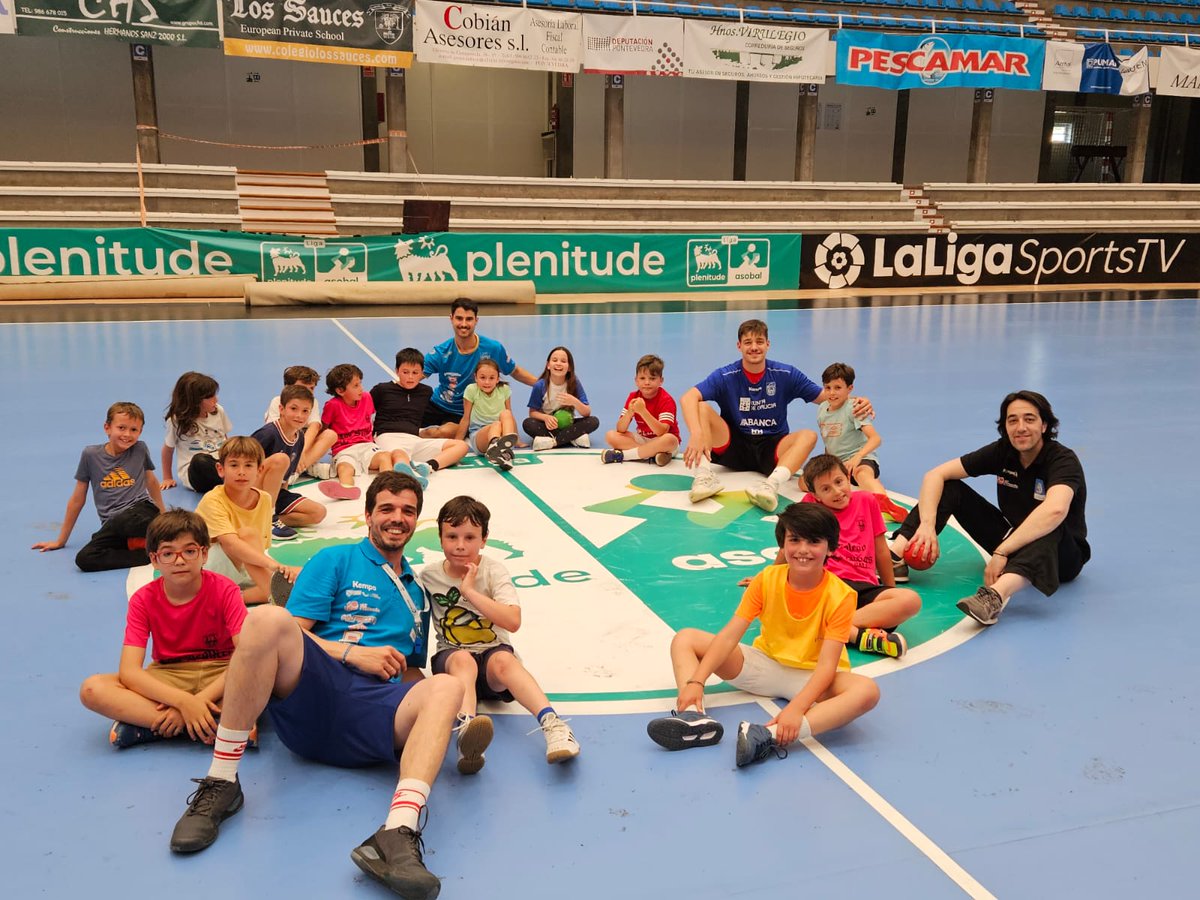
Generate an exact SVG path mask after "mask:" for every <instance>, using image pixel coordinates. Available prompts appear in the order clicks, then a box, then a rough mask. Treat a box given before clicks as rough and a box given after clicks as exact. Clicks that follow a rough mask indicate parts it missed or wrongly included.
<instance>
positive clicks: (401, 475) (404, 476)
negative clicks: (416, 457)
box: [366, 472, 425, 516]
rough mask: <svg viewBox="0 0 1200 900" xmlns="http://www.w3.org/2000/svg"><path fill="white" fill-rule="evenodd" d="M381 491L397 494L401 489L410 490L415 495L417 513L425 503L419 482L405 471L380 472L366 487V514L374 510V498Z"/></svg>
mask: <svg viewBox="0 0 1200 900" xmlns="http://www.w3.org/2000/svg"><path fill="white" fill-rule="evenodd" d="M381 491H387V492H388V493H391V494H399V493H400V492H401V491H412V492H413V493H414V494H416V495H417V515H418V516H419V515H420V514H421V507H422V506H424V505H425V492H424V491H422V490H421V482H419V481H417V479H415V478H413V476H411V475H409V474H408V473H407V472H380V473H379V474H378V475H376V476H375V480H374V481H372V482H371V484H370V486H369V487H368V488H367V500H366V502H367V515H370V514H371V513H373V512H374V511H375V498H376V497H378V496H379V494H380V492H381Z"/></svg>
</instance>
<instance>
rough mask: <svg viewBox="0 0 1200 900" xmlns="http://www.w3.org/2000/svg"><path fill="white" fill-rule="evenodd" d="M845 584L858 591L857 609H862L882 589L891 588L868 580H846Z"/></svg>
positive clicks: (880, 592) (882, 590) (881, 591)
mask: <svg viewBox="0 0 1200 900" xmlns="http://www.w3.org/2000/svg"><path fill="white" fill-rule="evenodd" d="M843 580H845V579H843ZM846 584H848V585H850V587H852V588H854V590H855V591H856V592H857V593H858V608H859V609H862V608H863V607H864V606H866V605H867V604H868V603H870V602H871V601H872V600H874V599H876V598H877V597H878V596H879V595H880V594H882V593H883V592H884V591H890V590H891V588H890V587H888V586H887V585H886V584H871V582H869V581H846Z"/></svg>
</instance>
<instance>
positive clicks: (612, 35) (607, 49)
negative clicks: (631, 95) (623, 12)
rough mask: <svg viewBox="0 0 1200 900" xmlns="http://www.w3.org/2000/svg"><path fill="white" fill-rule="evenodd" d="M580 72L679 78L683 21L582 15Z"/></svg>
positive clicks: (681, 66) (646, 17)
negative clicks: (581, 62) (581, 70)
mask: <svg viewBox="0 0 1200 900" xmlns="http://www.w3.org/2000/svg"><path fill="white" fill-rule="evenodd" d="M583 70H584V71H585V72H600V73H603V74H607V75H682V74H683V19H671V18H665V17H664V18H651V17H650V16H592V15H584V17H583Z"/></svg>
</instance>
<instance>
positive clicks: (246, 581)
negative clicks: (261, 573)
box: [204, 541, 254, 588]
mask: <svg viewBox="0 0 1200 900" xmlns="http://www.w3.org/2000/svg"><path fill="white" fill-rule="evenodd" d="M204 568H206V569H208V571H210V572H216V573H217V574H218V575H224V576H225V577H226V578H228V579H229V580H230V581H232V582H233V583H234V584H236V585H237V586H238V587H240V588H248V587H254V579H253V578H251V577H250V573H249V572H247V571H246V570H245V569H243V568H242V567H241V566H239V565H238V564H237V563H235V562H234V561H233V560H232V559H230V558H229V556H228V554H226V552H225V551H224V550H222V549H221V545H220V544H218V543H217V542H216V541H213V544H212V546H211V547H209V548H208V562H206V563H205V564H204Z"/></svg>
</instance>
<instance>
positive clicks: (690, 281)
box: [687, 234, 771, 287]
mask: <svg viewBox="0 0 1200 900" xmlns="http://www.w3.org/2000/svg"><path fill="white" fill-rule="evenodd" d="M770 278H771V239H770V238H765V237H763V238H753V239H743V238H742V237H740V236H738V235H736V234H725V235H722V236H721V240H720V242H716V241H710V240H691V241H688V243H687V286H688V287H728V286H729V285H744V284H766V283H767V282H768V281H769V280H770Z"/></svg>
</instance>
